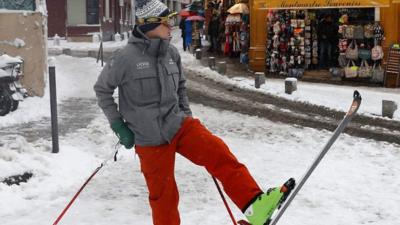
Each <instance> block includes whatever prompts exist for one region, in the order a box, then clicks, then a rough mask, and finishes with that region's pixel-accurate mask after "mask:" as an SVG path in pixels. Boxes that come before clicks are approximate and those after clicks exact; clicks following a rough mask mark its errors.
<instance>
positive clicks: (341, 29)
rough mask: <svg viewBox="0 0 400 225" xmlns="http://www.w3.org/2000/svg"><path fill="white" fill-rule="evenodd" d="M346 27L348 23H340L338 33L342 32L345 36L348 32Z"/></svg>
mask: <svg viewBox="0 0 400 225" xmlns="http://www.w3.org/2000/svg"><path fill="white" fill-rule="evenodd" d="M346 27H347V25H340V26H339V30H338V33H339V34H341V35H342V36H343V37H344V36H345V33H346Z"/></svg>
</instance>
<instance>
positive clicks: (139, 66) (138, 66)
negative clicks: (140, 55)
mask: <svg viewBox="0 0 400 225" xmlns="http://www.w3.org/2000/svg"><path fill="white" fill-rule="evenodd" d="M147 68H150V63H149V62H140V63H138V64H136V69H138V70H142V69H147Z"/></svg>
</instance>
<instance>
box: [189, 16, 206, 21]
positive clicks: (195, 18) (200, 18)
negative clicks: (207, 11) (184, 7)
mask: <svg viewBox="0 0 400 225" xmlns="http://www.w3.org/2000/svg"><path fill="white" fill-rule="evenodd" d="M186 20H191V21H195V20H197V21H203V20H205V18H204V17H202V16H197V15H196V16H189V17H188V18H186Z"/></svg>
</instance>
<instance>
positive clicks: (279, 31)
mask: <svg viewBox="0 0 400 225" xmlns="http://www.w3.org/2000/svg"><path fill="white" fill-rule="evenodd" d="M267 21H268V23H267V24H268V26H267V32H268V34H267V42H266V63H265V65H266V69H265V70H266V72H267V73H268V74H275V75H278V76H283V77H297V78H302V76H303V75H304V73H305V72H306V71H311V70H317V71H321V70H326V71H330V74H331V75H332V76H333V77H338V78H344V79H350V78H352V79H354V78H365V80H367V81H369V79H372V78H373V75H374V78H373V79H372V80H371V81H373V82H381V83H382V82H383V70H382V67H381V66H380V63H381V59H382V58H383V49H382V47H381V44H382V43H381V42H382V40H383V37H384V31H383V28H382V26H381V25H380V23H379V22H378V21H376V19H375V8H330V9H300V10H291V9H284V10H269V11H268V14H267Z"/></svg>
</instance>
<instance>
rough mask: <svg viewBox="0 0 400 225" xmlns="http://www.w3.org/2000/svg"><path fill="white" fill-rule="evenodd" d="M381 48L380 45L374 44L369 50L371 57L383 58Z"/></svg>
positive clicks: (374, 58) (373, 58)
mask: <svg viewBox="0 0 400 225" xmlns="http://www.w3.org/2000/svg"><path fill="white" fill-rule="evenodd" d="M383 55H384V54H383V49H382V46H380V45H375V47H373V48H372V50H371V59H372V60H374V61H376V60H380V59H383Z"/></svg>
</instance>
